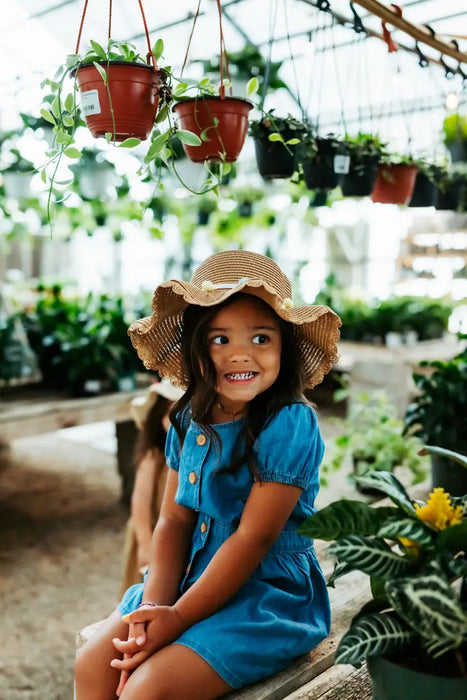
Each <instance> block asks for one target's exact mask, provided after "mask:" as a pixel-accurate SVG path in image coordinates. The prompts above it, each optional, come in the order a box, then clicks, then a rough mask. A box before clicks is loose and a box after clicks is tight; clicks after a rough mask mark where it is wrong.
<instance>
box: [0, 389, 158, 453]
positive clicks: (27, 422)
mask: <svg viewBox="0 0 467 700" xmlns="http://www.w3.org/2000/svg"><path fill="white" fill-rule="evenodd" d="M145 393H146V392H145V391H133V392H115V393H111V394H102V395H101V396H92V397H85V398H60V397H53V396H52V397H49V398H45V399H44V398H43V397H42V398H41V397H33V398H30V399H28V400H26V399H22V400H18V401H14V400H6V401H2V402H1V403H0V442H10V441H11V440H14V439H16V438H20V437H27V436H30V435H41V434H42V433H49V432H52V431H55V430H60V429H61V428H70V427H73V426H75V425H86V424H88V423H97V422H99V421H105V420H112V421H115V422H116V423H119V422H122V421H128V420H130V419H131V415H130V401H131V400H132V399H133V398H134V397H135V396H144V395H145Z"/></svg>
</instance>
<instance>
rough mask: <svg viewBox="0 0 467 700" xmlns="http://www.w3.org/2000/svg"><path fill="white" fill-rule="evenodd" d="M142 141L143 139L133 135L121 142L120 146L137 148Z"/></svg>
mask: <svg viewBox="0 0 467 700" xmlns="http://www.w3.org/2000/svg"><path fill="white" fill-rule="evenodd" d="M140 143H141V139H137V138H135V137H131V138H128V139H125V140H124V141H122V142H121V143H120V144H119V148H135V146H139V144H140Z"/></svg>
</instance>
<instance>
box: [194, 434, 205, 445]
mask: <svg viewBox="0 0 467 700" xmlns="http://www.w3.org/2000/svg"><path fill="white" fill-rule="evenodd" d="M196 442H197V443H198V445H201V446H203V445H205V444H206V435H198V437H197V438H196Z"/></svg>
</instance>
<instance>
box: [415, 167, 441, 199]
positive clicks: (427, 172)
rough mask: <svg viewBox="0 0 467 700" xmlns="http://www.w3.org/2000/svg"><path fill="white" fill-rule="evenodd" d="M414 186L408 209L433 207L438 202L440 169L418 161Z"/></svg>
mask: <svg viewBox="0 0 467 700" xmlns="http://www.w3.org/2000/svg"><path fill="white" fill-rule="evenodd" d="M417 166H418V172H417V177H416V178H415V186H414V190H413V192H412V197H411V198H410V202H409V207H434V206H435V205H436V203H437V201H438V191H439V190H438V185H437V181H438V180H439V178H440V174H441V168H440V167H439V166H437V165H434V164H433V163H427V162H426V161H424V160H422V159H419V160H418V161H417Z"/></svg>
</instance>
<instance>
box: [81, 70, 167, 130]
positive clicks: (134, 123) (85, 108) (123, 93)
mask: <svg viewBox="0 0 467 700" xmlns="http://www.w3.org/2000/svg"><path fill="white" fill-rule="evenodd" d="M99 65H101V66H102V68H103V69H104V70H105V72H106V73H107V76H108V86H107V85H106V84H105V83H104V80H103V78H102V76H101V74H100V73H99V71H98V69H97V68H96V67H95V66H94V65H92V64H89V65H83V66H82V67H81V68H79V69H78V70H77V71H76V79H77V81H78V87H79V90H80V93H81V105H82V113H83V115H84V118H85V121H86V125H87V126H88V128H89V130H90V132H91V134H92V135H93V136H94V138H98V137H100V136H105V134H108V133H110V134H112V140H115V141H124V140H125V139H127V138H131V137H135V138H138V139H140V140H142V141H144V140H145V139H146V138H147V137H148V135H149V133H150V132H151V130H152V128H153V126H154V119H155V117H156V113H157V108H158V106H159V95H158V90H159V87H160V85H161V83H162V81H161V73H160V71H157V70H156V69H155V67H154V66H152V65H144V64H143V63H127V62H125V61H111V62H109V63H107V62H104V61H100V62H99ZM109 95H110V99H109Z"/></svg>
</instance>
